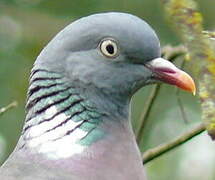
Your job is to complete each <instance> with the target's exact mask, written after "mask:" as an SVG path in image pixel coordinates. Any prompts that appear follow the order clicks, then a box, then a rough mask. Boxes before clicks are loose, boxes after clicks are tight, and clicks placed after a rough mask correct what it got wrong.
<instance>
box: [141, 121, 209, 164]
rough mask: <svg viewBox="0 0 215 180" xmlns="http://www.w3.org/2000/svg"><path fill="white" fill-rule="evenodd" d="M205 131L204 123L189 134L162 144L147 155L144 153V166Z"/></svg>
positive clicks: (148, 151) (186, 133)
mask: <svg viewBox="0 0 215 180" xmlns="http://www.w3.org/2000/svg"><path fill="white" fill-rule="evenodd" d="M204 131H205V125H204V124H203V123H202V124H200V125H198V126H197V127H194V128H193V129H191V130H190V131H188V132H185V133H184V134H182V135H181V136H179V137H178V138H176V139H174V140H172V141H170V142H169V143H166V144H161V145H159V146H157V147H155V148H152V149H149V150H147V151H146V152H145V153H143V164H146V163H148V162H150V161H151V160H153V159H155V158H157V157H159V156H161V155H163V154H164V153H166V152H168V151H170V150H173V149H174V148H176V147H178V146H180V145H182V144H184V143H186V142H187V141H189V140H190V139H192V138H193V137H195V136H197V135H199V134H200V133H202V132H204Z"/></svg>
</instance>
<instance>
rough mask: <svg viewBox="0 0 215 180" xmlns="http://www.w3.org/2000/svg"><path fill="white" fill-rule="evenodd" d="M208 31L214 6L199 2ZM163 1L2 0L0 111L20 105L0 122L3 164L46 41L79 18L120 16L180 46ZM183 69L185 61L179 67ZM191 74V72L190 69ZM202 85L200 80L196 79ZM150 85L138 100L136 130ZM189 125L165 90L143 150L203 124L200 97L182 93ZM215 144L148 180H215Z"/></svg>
mask: <svg viewBox="0 0 215 180" xmlns="http://www.w3.org/2000/svg"><path fill="white" fill-rule="evenodd" d="M197 2H198V3H199V8H200V11H201V13H202V15H203V17H204V27H205V29H209V30H213V29H214V28H215V21H214V17H215V1H213V0H204V1H203V0H198V1H197ZM163 8H164V7H163V6H162V4H161V3H160V1H159V0H118V1H115V0H108V1H107V0H82V1H80V0H60V1H59V0H51V1H50V0H49V1H48V0H0V107H3V106H5V105H7V104H9V103H10V102H12V101H13V100H17V101H18V103H19V106H18V107H17V108H15V109H13V110H11V111H10V112H7V113H5V114H4V115H3V116H1V117H0V162H3V161H4V160H5V159H6V158H7V157H8V155H9V154H10V153H11V151H12V150H13V148H14V146H15V144H16V142H17V140H18V138H19V135H20V132H21V128H22V125H23V122H24V117H25V112H24V105H25V98H26V91H27V87H28V77H29V72H30V69H31V67H32V64H33V62H34V60H35V59H36V57H37V55H38V54H39V52H40V51H41V49H42V48H43V47H44V46H45V45H46V44H47V42H48V41H49V40H50V39H51V38H52V37H53V36H54V35H55V34H56V33H57V32H58V31H59V30H61V29H62V28H63V27H64V26H66V25H67V24H69V23H70V22H72V21H73V20H75V19H78V18H80V17H82V16H86V15H89V14H93V13H98V12H106V11H121V12H129V13H132V14H135V15H137V16H139V17H141V18H143V19H145V20H146V21H147V22H148V23H149V24H150V25H151V26H152V27H153V28H154V29H155V31H156V32H157V34H158V36H159V37H160V40H161V44H162V46H164V45H167V44H171V45H177V44H180V38H179V37H178V35H177V33H175V31H174V28H173V27H172V26H171V24H169V23H168V21H167V20H166V18H165V15H164V11H163ZM176 63H178V64H180V62H176ZM185 69H186V71H188V72H189V67H188V66H186V67H185ZM196 81H198V80H196ZM150 90H151V86H149V87H146V88H143V89H142V90H140V91H139V92H138V93H137V95H136V96H135V97H134V98H133V102H132V117H133V121H132V122H133V125H134V128H136V127H137V126H138V125H139V124H138V120H139V116H140V113H141V111H142V110H143V108H144V102H145V100H146V98H145V97H146V96H147V95H148V93H150ZM179 96H180V98H181V99H182V101H183V106H184V108H185V112H186V117H187V119H188V122H185V120H184V119H183V118H182V114H181V111H180V108H179V106H178V103H177V95H176V88H175V87H171V86H168V85H163V86H162V89H161V91H160V93H159V97H158V99H157V101H156V103H155V105H154V106H153V110H152V112H151V114H150V117H149V118H150V121H149V124H148V126H147V127H146V133H145V135H144V137H143V141H142V142H141V145H140V148H141V150H142V151H145V150H147V149H148V148H151V147H154V146H156V145H158V144H160V143H163V142H167V141H168V140H171V139H173V138H174V137H176V136H177V135H179V134H181V133H182V132H185V131H186V130H188V129H189V128H190V127H192V126H194V125H196V124H198V123H200V121H201V111H200V104H199V102H198V97H194V96H192V95H191V94H189V93H186V92H183V91H180V93H179ZM214 148H215V145H214V143H213V142H212V141H211V140H210V138H209V137H208V136H207V135H206V133H204V134H202V135H200V136H198V137H196V138H194V139H193V140H191V141H190V142H188V143H186V144H185V145H183V146H181V147H179V148H177V149H176V150H174V151H172V152H170V153H167V154H166V155H164V156H161V157H159V158H158V159H156V160H154V161H152V162H150V163H148V164H147V165H146V167H147V171H148V176H149V180H184V179H188V180H203V179H204V180H214V179H215V151H214Z"/></svg>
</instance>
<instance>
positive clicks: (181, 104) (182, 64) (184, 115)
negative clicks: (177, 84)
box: [176, 59, 189, 123]
mask: <svg viewBox="0 0 215 180" xmlns="http://www.w3.org/2000/svg"><path fill="white" fill-rule="evenodd" d="M185 64H186V61H185V59H183V61H182V63H181V65H180V68H182V69H183V68H184V66H185ZM179 93H180V90H179V89H178V88H177V90H176V99H177V102H178V105H179V109H180V111H181V115H182V119H183V120H184V122H185V123H188V122H189V121H188V118H187V116H186V112H185V109H184V106H183V103H182V100H181V97H180V96H179Z"/></svg>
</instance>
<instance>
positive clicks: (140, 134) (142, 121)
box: [136, 85, 161, 144]
mask: <svg viewBox="0 0 215 180" xmlns="http://www.w3.org/2000/svg"><path fill="white" fill-rule="evenodd" d="M160 87H161V85H155V86H154V87H153V88H152V92H151V94H150V95H149V98H148V99H147V102H146V104H145V105H144V107H145V108H144V109H143V112H142V114H141V116H140V127H139V128H138V129H137V133H136V137H137V143H138V144H140V141H141V138H142V137H143V133H144V130H145V127H146V124H147V123H148V117H149V114H150V112H151V109H152V107H153V104H154V102H155V99H156V98H157V96H158V93H159V90H160Z"/></svg>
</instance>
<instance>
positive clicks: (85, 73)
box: [35, 13, 195, 96]
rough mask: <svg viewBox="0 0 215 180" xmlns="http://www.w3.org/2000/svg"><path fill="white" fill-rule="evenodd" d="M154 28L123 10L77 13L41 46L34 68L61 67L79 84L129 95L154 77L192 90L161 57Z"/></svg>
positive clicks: (188, 81)
mask: <svg viewBox="0 0 215 180" xmlns="http://www.w3.org/2000/svg"><path fill="white" fill-rule="evenodd" d="M160 51H161V50H160V43H159V40H158V37H157V36H156V34H155V32H154V30H153V29H152V28H151V27H150V26H149V25H148V24H147V23H146V22H145V21H143V20H142V19H140V18H138V17H136V16H133V15H130V14H126V13H102V14H95V15H91V16H88V17H84V18H81V19H79V20H77V21H75V22H73V23H72V24H70V25H69V26H67V27H66V28H65V29H64V30H62V31H61V32H60V33H59V34H58V35H57V36H56V37H55V38H54V39H53V40H52V41H51V42H50V43H49V44H48V45H47V47H46V48H45V49H44V50H43V51H42V53H41V54H40V56H39V57H38V59H37V61H36V62H35V68H38V67H43V68H47V69H48V70H51V71H55V72H61V73H63V74H64V75H65V78H66V79H67V81H68V82H69V83H70V82H72V83H73V84H74V83H75V84H76V86H78V87H91V88H92V89H99V91H103V92H105V93H106V94H110V93H114V94H116V95H117V94H118V95H120V96H131V95H132V94H133V93H134V92H135V91H136V90H137V89H139V88H140V87H142V86H144V85H146V84H149V83H153V82H158V81H164V82H167V83H169V84H174V85H177V86H179V87H181V88H182V89H185V90H188V91H193V92H194V91H195V88H194V83H193V81H192V79H191V78H190V77H189V76H188V75H187V74H186V73H184V72H183V71H181V70H179V69H177V68H176V67H175V66H174V65H173V64H171V63H170V62H168V61H166V60H164V59H162V58H160V56H161V53H160Z"/></svg>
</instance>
